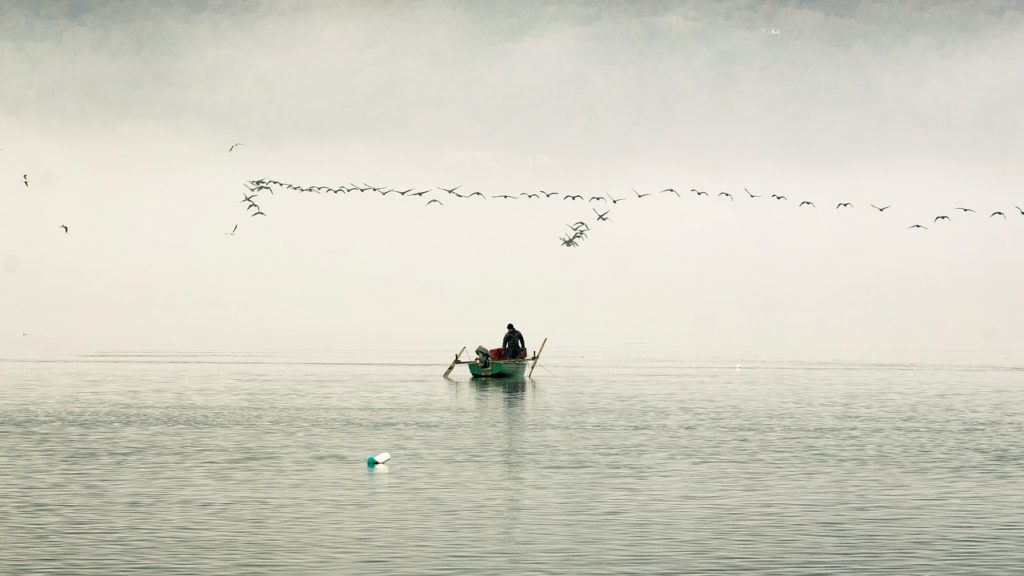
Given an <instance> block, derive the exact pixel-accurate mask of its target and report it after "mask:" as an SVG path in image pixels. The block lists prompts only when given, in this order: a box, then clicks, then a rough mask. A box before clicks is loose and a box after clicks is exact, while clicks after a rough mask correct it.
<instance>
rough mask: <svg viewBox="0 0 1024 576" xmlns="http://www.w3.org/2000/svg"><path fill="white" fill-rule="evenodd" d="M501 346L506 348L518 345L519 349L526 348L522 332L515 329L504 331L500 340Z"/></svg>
mask: <svg viewBox="0 0 1024 576" xmlns="http://www.w3.org/2000/svg"><path fill="white" fill-rule="evenodd" d="M501 347H502V348H504V349H506V350H508V349H510V348H513V347H518V348H519V350H520V351H522V350H526V340H524V339H523V333H522V332H520V331H519V330H516V329H512V331H511V332H506V333H505V338H503V339H502V341H501Z"/></svg>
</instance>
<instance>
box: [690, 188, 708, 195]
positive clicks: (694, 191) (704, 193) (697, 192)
mask: <svg viewBox="0 0 1024 576" xmlns="http://www.w3.org/2000/svg"><path fill="white" fill-rule="evenodd" d="M690 192H693V193H695V194H697V196H707V195H708V193H707V192H704V191H703V190H697V189H696V188H690Z"/></svg>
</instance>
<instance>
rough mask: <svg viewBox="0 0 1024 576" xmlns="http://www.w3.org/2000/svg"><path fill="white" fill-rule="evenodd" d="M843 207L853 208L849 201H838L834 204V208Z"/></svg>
mask: <svg viewBox="0 0 1024 576" xmlns="http://www.w3.org/2000/svg"><path fill="white" fill-rule="evenodd" d="M844 207H845V208H853V204H850V203H849V202H840V203H839V204H836V210H839V209H840V208H844Z"/></svg>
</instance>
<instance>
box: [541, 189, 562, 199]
mask: <svg viewBox="0 0 1024 576" xmlns="http://www.w3.org/2000/svg"><path fill="white" fill-rule="evenodd" d="M538 192H540V193H541V194H543V195H544V197H545V198H551V197H552V196H554V195H556V194H558V192H545V191H543V190H538Z"/></svg>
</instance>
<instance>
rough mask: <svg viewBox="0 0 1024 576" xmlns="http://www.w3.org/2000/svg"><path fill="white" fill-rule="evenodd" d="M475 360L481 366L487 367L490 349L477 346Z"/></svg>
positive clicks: (489, 361)
mask: <svg viewBox="0 0 1024 576" xmlns="http://www.w3.org/2000/svg"><path fill="white" fill-rule="evenodd" d="M476 360H477V362H479V363H480V367H481V368H487V367H489V366H490V365H491V351H490V350H488V349H487V348H484V347H483V346H477V347H476Z"/></svg>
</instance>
